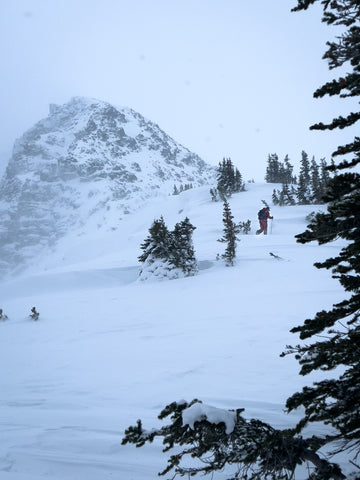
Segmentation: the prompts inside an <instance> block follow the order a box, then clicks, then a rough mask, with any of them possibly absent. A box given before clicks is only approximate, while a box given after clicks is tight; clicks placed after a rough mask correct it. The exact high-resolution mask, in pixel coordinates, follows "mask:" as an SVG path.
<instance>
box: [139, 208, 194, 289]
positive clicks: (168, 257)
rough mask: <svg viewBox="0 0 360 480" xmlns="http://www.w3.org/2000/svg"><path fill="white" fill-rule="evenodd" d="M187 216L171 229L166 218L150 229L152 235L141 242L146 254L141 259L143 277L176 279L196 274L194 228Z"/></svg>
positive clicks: (157, 221)
mask: <svg viewBox="0 0 360 480" xmlns="http://www.w3.org/2000/svg"><path fill="white" fill-rule="evenodd" d="M195 228H196V227H194V226H193V225H192V224H191V223H190V221H189V219H188V218H185V220H183V221H182V222H179V223H177V224H176V225H175V228H174V231H172V232H170V231H169V229H168V228H167V226H166V225H165V221H164V218H163V217H162V216H161V217H160V219H159V220H155V221H154V222H153V224H152V226H151V227H150V229H149V235H148V237H147V238H146V239H145V241H144V243H143V244H142V245H141V247H140V248H141V249H142V250H143V253H142V254H141V255H140V256H139V257H138V260H139V261H140V262H142V263H143V266H142V267H141V270H140V279H141V280H148V279H149V278H154V277H155V278H159V279H161V278H168V279H174V278H179V277H184V276H187V277H188V276H191V275H195V273H196V272H197V261H196V258H195V252H194V247H193V244H192V233H193V231H194V230H195Z"/></svg>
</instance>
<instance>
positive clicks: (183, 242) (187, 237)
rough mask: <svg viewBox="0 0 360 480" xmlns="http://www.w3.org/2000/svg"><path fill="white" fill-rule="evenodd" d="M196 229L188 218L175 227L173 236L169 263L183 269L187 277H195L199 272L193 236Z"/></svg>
mask: <svg viewBox="0 0 360 480" xmlns="http://www.w3.org/2000/svg"><path fill="white" fill-rule="evenodd" d="M195 229H196V227H194V226H193V225H192V224H191V223H190V220H189V219H188V218H187V217H186V218H185V220H183V221H182V222H179V223H177V224H176V225H175V228H174V230H173V232H172V234H171V242H170V243H171V245H170V258H169V261H170V263H171V265H173V266H174V267H175V268H179V269H181V271H182V272H183V273H184V274H185V276H187V277H189V276H192V275H195V273H196V272H197V271H198V265H197V261H196V258H195V251H194V247H193V243H192V234H193V231H194V230H195Z"/></svg>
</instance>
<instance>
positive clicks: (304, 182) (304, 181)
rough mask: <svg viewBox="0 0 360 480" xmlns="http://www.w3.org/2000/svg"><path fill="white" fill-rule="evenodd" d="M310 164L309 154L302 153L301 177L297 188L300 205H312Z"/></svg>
mask: <svg viewBox="0 0 360 480" xmlns="http://www.w3.org/2000/svg"><path fill="white" fill-rule="evenodd" d="M310 180H311V177H310V162H309V157H308V154H307V153H306V152H304V151H302V152H301V161H300V175H299V180H298V188H297V199H298V202H299V204H300V205H309V204H310V203H311V191H310Z"/></svg>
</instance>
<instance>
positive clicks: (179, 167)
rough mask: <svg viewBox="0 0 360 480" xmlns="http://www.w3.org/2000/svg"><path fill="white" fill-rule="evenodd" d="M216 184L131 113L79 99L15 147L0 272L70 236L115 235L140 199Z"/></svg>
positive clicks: (1, 194) (3, 191)
mask: <svg viewBox="0 0 360 480" xmlns="http://www.w3.org/2000/svg"><path fill="white" fill-rule="evenodd" d="M213 178H214V167H211V166H209V165H207V164H206V163H205V162H204V161H203V160H202V159H201V158H199V157H198V156H197V155H196V154H194V153H191V152H190V151H189V150H188V149H186V148H185V147H183V146H182V145H180V144H179V143H177V142H175V141H174V140H173V139H172V138H170V137H169V136H168V135H166V133H164V132H163V131H162V130H161V129H160V128H159V127H158V126H157V125H156V124H154V123H152V122H150V121H149V120H146V119H145V118H144V117H142V116H141V115H140V114H139V113H136V112H134V111H133V110H131V109H129V108H116V107H114V106H112V105H110V104H108V103H106V102H102V101H99V100H93V99H88V98H82V97H76V98H73V99H72V100H71V101H70V102H68V103H67V104H65V105H63V106H57V105H51V106H50V114H49V116H48V117H46V118H45V119H43V120H41V121H39V122H38V123H37V124H36V125H35V126H34V127H32V128H31V129H30V130H28V131H27V132H26V133H24V135H23V136H22V137H21V138H20V139H19V140H17V141H16V142H15V145H14V150H13V155H12V157H11V159H10V161H9V164H8V167H7V169H6V173H5V175H4V177H3V179H2V181H1V183H0V269H3V270H4V269H7V268H9V267H11V266H14V265H15V264H22V263H24V261H25V260H27V259H31V258H33V259H34V257H36V255H37V254H38V253H39V252H42V251H43V250H44V248H46V247H48V246H53V245H54V244H55V243H56V242H57V241H58V239H59V238H61V237H62V236H63V235H64V234H66V233H67V232H68V231H69V230H70V229H79V228H82V227H83V226H84V225H86V224H87V223H88V222H90V223H92V224H93V225H94V226H95V227H96V228H106V229H112V228H113V229H114V228H118V227H119V225H120V224H121V218H122V217H123V216H124V214H127V213H129V212H131V211H134V210H136V209H138V208H139V207H142V205H143V203H144V200H145V199H147V198H149V197H154V196H157V195H160V196H163V197H164V196H166V195H169V194H170V193H172V191H173V188H174V185H176V186H177V187H180V185H190V184H191V185H192V186H199V185H205V184H208V183H209V182H210V183H211V182H212V181H213ZM112 210H114V211H115V212H114V213H113V212H112Z"/></svg>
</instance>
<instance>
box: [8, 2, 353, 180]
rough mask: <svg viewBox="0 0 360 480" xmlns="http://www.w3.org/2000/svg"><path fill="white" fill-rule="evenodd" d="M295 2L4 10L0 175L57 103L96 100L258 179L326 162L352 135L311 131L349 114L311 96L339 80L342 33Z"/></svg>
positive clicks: (31, 5) (46, 5)
mask: <svg viewBox="0 0 360 480" xmlns="http://www.w3.org/2000/svg"><path fill="white" fill-rule="evenodd" d="M296 3H297V2H296V0H101V1H99V0H11V1H10V0H0V6H1V12H0V13H1V14H0V52H1V67H2V68H1V71H2V73H1V89H0V103H1V111H0V115H1V129H0V171H3V168H4V165H5V164H7V161H8V159H9V157H10V154H11V149H12V146H13V143H14V140H15V139H16V138H17V137H19V136H21V135H22V133H24V131H25V130H26V129H28V128H30V127H31V126H32V125H33V124H34V123H35V122H37V121H38V120H40V119H42V118H44V117H45V116H46V115H47V114H48V105H49V104H50V103H58V104H63V103H66V102H67V101H68V100H69V99H70V98H71V97H73V96H78V95H80V96H88V97H93V98H97V99H100V100H105V101H108V102H111V103H112V104H114V105H117V106H127V107H130V108H133V109H134V110H136V111H138V112H139V113H141V114H142V115H144V116H145V117H146V118H148V119H150V120H152V121H154V122H156V123H157V124H158V125H159V126H160V127H161V128H162V129H163V130H165V131H166V132H167V133H168V134H169V135H171V136H172V137H173V138H174V139H175V140H177V141H179V142H180V143H182V144H183V145H184V146H186V147H188V148H189V149H190V150H192V151H194V152H196V153H197V154H199V155H200V156H201V157H202V158H203V159H204V160H206V161H207V162H209V163H211V164H217V163H218V162H219V161H220V160H221V159H222V158H223V157H224V156H225V157H228V156H230V157H231V158H232V160H233V162H234V163H235V164H236V165H237V166H238V168H239V169H240V171H241V172H242V173H243V174H244V176H245V178H246V179H248V178H250V177H254V178H255V179H256V180H258V181H262V180H263V177H264V173H265V168H266V161H267V156H268V154H269V153H277V154H278V155H279V157H280V159H283V157H284V156H285V155H286V154H289V156H290V161H292V163H294V164H296V163H297V162H298V160H299V159H300V154H301V150H305V151H306V152H307V153H308V154H309V155H310V156H312V155H315V157H316V159H317V160H319V159H320V158H321V157H326V158H327V159H328V160H329V159H330V153H331V152H332V151H333V150H334V149H335V148H336V146H337V145H339V144H340V143H344V142H347V141H351V140H352V138H353V135H352V134H351V133H350V132H340V133H339V132H336V133H334V132H332V133H327V132H310V131H309V126H310V125H311V124H312V123H314V122H317V121H324V122H327V121H329V120H331V119H332V118H333V117H334V116H337V115H338V114H339V113H346V112H347V111H348V106H347V107H345V103H342V102H341V101H340V103H339V100H338V99H336V98H332V99H326V100H316V99H313V96H312V94H313V92H314V90H315V89H316V88H318V87H319V86H320V85H321V84H323V83H324V82H325V81H327V80H330V79H332V78H335V77H337V76H338V74H337V72H330V71H329V70H328V66H327V63H326V61H325V60H322V59H321V57H322V55H323V53H324V51H325V48H326V46H325V43H326V41H327V40H330V39H332V38H333V36H334V35H335V33H336V31H335V29H334V28H331V27H327V26H326V25H324V24H322V23H321V21H320V18H321V16H320V10H319V9H318V8H315V9H314V8H310V9H309V10H308V11H307V12H301V13H291V12H290V10H291V7H292V6H294V5H295V4H296Z"/></svg>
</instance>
